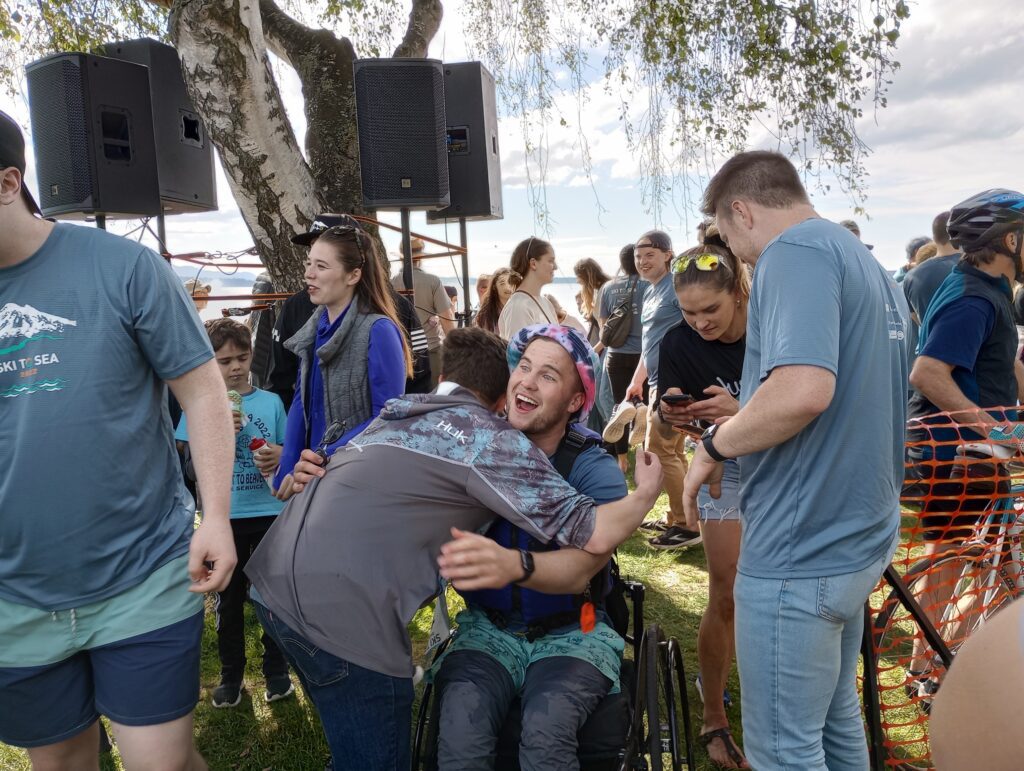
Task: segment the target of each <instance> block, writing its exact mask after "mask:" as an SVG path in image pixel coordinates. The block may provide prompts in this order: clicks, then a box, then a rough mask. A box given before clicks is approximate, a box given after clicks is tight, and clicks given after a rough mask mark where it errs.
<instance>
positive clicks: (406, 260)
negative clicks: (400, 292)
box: [401, 206, 413, 296]
mask: <svg viewBox="0 0 1024 771" xmlns="http://www.w3.org/2000/svg"><path fill="white" fill-rule="evenodd" d="M401 211H402V280H403V281H404V282H405V291H406V292H408V293H409V295H410V296H411V295H412V290H413V286H412V239H411V237H410V236H409V207H408V206H403V207H402V210H401Z"/></svg>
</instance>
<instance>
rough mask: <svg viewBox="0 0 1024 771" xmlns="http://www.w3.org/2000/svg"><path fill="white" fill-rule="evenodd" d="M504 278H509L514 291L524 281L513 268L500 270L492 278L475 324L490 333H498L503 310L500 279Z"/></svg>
mask: <svg viewBox="0 0 1024 771" xmlns="http://www.w3.org/2000/svg"><path fill="white" fill-rule="evenodd" d="M502 276H508V283H509V284H510V285H511V287H512V288H513V289H515V288H516V287H517V286H519V282H520V281H522V280H523V277H522V276H520V275H519V274H518V273H516V272H515V271H514V270H512V268H499V269H498V270H496V271H495V272H494V275H492V276H491V285H490V287H488V289H487V294H486V295H484V299H483V302H481V303H480V310H479V311H477V314H476V320H475V321H474V322H473V323H474V324H476V325H477V326H478V327H480V328H481V329H486V330H487V331H488V332H494V333H497V331H498V317H499V316H501V309H502V304H501V293H500V292H499V291H498V279H499V278H501V277H502Z"/></svg>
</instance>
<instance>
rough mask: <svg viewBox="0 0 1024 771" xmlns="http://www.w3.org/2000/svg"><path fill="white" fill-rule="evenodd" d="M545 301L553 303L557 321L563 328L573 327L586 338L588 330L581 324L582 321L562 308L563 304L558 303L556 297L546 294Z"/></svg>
mask: <svg viewBox="0 0 1024 771" xmlns="http://www.w3.org/2000/svg"><path fill="white" fill-rule="evenodd" d="M544 299H546V300H547V301H548V302H549V303H551V307H552V308H554V309H555V318H556V319H557V321H558V323H559V324H562V325H563V326H567V327H572V328H573V329H575V330H576V331H577V332H579V333H580V334H582V335H583V336H584V337H585V336H586V334H587V330H586V329H584V328H583V324H581V323H580V320H579V319H578V318H576V317H575V316H573V315H572V314H571V313H569V311H567V310H566V309H565V308H563V307H562V304H561V303H560V302H558V298H557V297H555V296H554V295H553V294H546V295H544Z"/></svg>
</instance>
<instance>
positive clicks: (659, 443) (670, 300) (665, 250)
mask: <svg viewBox="0 0 1024 771" xmlns="http://www.w3.org/2000/svg"><path fill="white" fill-rule="evenodd" d="M634 255H635V259H636V269H637V272H638V273H639V274H640V276H641V277H642V278H644V279H645V280H646V281H647V282H649V284H650V286H649V287H647V291H646V292H645V293H644V301H643V315H642V334H641V349H642V350H641V354H640V361H639V363H638V364H637V367H636V371H635V372H634V373H633V378H632V379H631V380H630V383H629V388H627V389H626V399H631V398H640V396H642V394H643V391H644V380H645V379H646V381H647V383H648V385H649V387H650V392H649V393H650V395H649V401H648V409H647V410H646V414H647V416H648V417H647V438H646V444H645V446H646V449H648V450H650V451H651V452H653V453H654V454H655V455H657V456H658V459H659V460H660V461H661V468H662V470H663V472H664V475H665V492H666V493H667V494H668V506H669V510H668V516H667V518H666V519H665V520H662V521H658V522H653V523H650V524H647V525H645V526H644V528H645V529H648V530H652V531H654V532H655V533H657V535H655V536H654V537H653V538H651V540H650V541H649V542H648V543H650V545H651V546H653V547H654V548H656V549H679V548H682V547H684V546H693V545H695V544H698V543H700V539H701V536H700V533H699V532H697V531H696V530H694V529H693V528H690V527H687V526H686V515H685V513H684V512H683V477H685V476H686V468H687V461H686V454H685V450H686V447H685V445H684V442H683V435H682V434H680V433H678V432H677V431H674V430H673V429H672V426H670V425H668V424H667V423H665V422H664V421H662V420H661V418H660V416H659V414H658V355H659V352H660V350H661V341H662V339H663V338H664V337H665V333H666V332H668V331H669V330H670V329H672V327H675V326H678V325H679V324H680V323H682V321H681V320H682V314H681V312H680V310H679V300H678V299H677V298H676V292H675V289H674V288H673V285H672V274H671V273H670V272H669V265H670V264H671V262H672V257H673V252H672V239H671V238H669V235H668V233H665V232H663V231H661V230H650V231H648V232H646V233H644V234H643V235H642V236H640V238H639V239H638V240H637V242H636V246H635V249H634ZM635 419H636V420H638V421H639V420H640V419H641V414H640V410H639V408H638V410H637V416H636V418H635Z"/></svg>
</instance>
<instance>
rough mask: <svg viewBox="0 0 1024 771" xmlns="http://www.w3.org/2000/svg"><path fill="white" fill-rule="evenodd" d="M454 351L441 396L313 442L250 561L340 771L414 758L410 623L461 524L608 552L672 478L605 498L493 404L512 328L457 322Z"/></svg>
mask: <svg viewBox="0 0 1024 771" xmlns="http://www.w3.org/2000/svg"><path fill="white" fill-rule="evenodd" d="M442 356H443V367H442V376H443V378H444V379H445V380H446V382H445V383H442V384H441V385H440V386H438V388H437V391H436V393H434V394H427V395H413V396H406V397H404V398H401V399H393V400H391V401H389V402H388V404H387V406H386V407H385V408H384V410H383V411H382V412H381V415H380V416H379V417H378V418H377V419H375V420H374V421H373V422H372V423H371V424H370V425H369V427H368V428H367V429H366V430H365V431H364V432H363V433H362V434H360V435H359V436H358V437H356V438H355V439H353V440H352V441H351V442H350V444H349V445H347V446H346V448H343V449H341V450H339V451H337V452H336V453H335V454H334V455H332V456H331V458H330V461H329V463H327V464H325V465H324V466H322V465H321V464H322V463H323V461H322V460H321V459H320V458H318V457H317V456H316V455H315V454H314V453H312V452H310V451H304V453H303V456H302V457H303V460H302V461H300V463H299V464H298V465H297V466H296V468H295V479H296V481H297V483H298V485H300V486H302V487H304V488H305V487H308V489H303V490H302V492H301V494H300V495H297V496H295V497H294V498H293V499H292V500H291V501H290V502H289V503H288V505H287V506H286V507H285V509H284V511H283V512H282V513H281V514H280V516H279V518H278V520H277V522H276V523H275V524H274V526H273V527H272V528H271V530H270V531H269V532H268V533H267V535H266V536H265V538H264V540H263V542H262V543H261V544H260V547H259V549H257V551H256V552H255V553H254V554H253V556H252V557H251V559H250V560H249V564H248V566H247V568H246V574H247V575H248V576H249V578H250V579H251V581H252V586H253V590H252V598H253V600H254V601H255V603H256V611H257V616H258V617H259V619H260V622H261V623H262V624H263V625H264V627H265V629H266V630H267V633H268V634H269V635H270V636H271V637H272V638H274V640H275V642H277V643H278V645H279V646H280V647H281V649H282V651H284V653H285V656H286V657H287V658H288V660H289V663H291V665H292V667H293V668H294V669H295V671H296V673H297V674H298V676H299V679H300V681H301V682H302V685H303V687H304V689H305V690H306V692H307V694H308V695H309V697H310V700H311V701H312V702H313V704H314V706H316V708H317V712H318V714H319V716H320V720H321V723H322V725H323V728H324V733H325V735H326V738H327V742H328V744H329V746H330V748H331V755H332V759H333V762H334V768H336V769H338V770H339V771H341V769H352V770H353V771H378V769H380V771H383V770H384V769H394V768H403V767H408V766H409V754H410V752H409V733H410V725H411V722H412V701H413V685H412V675H413V666H412V656H411V647H412V646H411V642H410V639H409V634H408V630H407V626H408V624H409V622H410V621H411V620H412V617H413V615H414V614H415V613H416V611H417V610H418V609H419V608H420V607H421V606H422V605H424V604H425V603H426V602H428V601H429V600H430V599H431V598H432V597H433V596H434V595H435V594H436V593H437V590H438V579H437V568H436V559H437V555H438V553H439V551H440V548H441V546H442V544H443V543H444V542H445V540H446V539H447V538H448V537H449V532H450V529H451V528H452V527H459V528H463V529H466V530H476V529H480V528H483V527H485V526H487V524H488V523H489V522H490V521H491V520H493V519H494V517H495V516H496V515H497V516H500V517H504V518H508V519H509V520H512V521H514V522H515V523H516V525H517V526H518V527H520V528H522V529H523V530H526V531H529V532H531V534H532V535H533V537H535V538H537V539H538V540H541V541H545V542H546V541H549V540H554V541H556V542H558V543H560V544H563V545H567V546H575V547H578V548H580V550H581V553H583V554H586V551H582V550H590V551H592V552H595V553H597V554H604V553H607V551H609V550H611V549H614V548H615V546H616V545H617V544H618V543H620V542H621V541H623V540H625V538H627V537H628V535H629V533H630V532H631V531H632V530H633V529H634V528H635V527H636V526H637V525H638V524H639V523H640V522H641V521H642V519H643V517H644V515H645V514H646V512H647V511H648V510H649V509H650V507H651V506H652V505H653V503H654V500H655V499H656V498H657V495H658V491H659V489H660V483H661V475H660V468H659V466H658V465H657V462H656V461H652V462H651V463H650V465H648V466H644V467H643V468H641V471H640V472H639V473H638V475H637V492H636V493H634V495H631V496H629V497H628V498H627V499H625V500H622V501H619V502H616V503H614V504H611V505H608V506H597V505H595V503H594V501H593V500H592V499H591V498H589V497H587V496H585V495H581V494H579V493H577V492H576V491H575V490H573V489H572V488H571V487H570V486H569V485H567V484H566V483H565V481H564V480H563V479H562V478H561V477H560V476H559V474H558V473H557V472H556V471H555V470H554V469H553V468H552V467H551V465H550V463H549V462H548V460H547V458H546V457H545V454H544V453H543V452H542V451H540V450H539V449H538V448H537V447H535V446H534V445H533V444H531V443H530V442H529V441H528V440H527V439H526V437H524V436H523V435H522V434H521V433H520V432H518V431H516V430H515V429H514V428H512V427H510V426H509V425H508V424H507V423H506V422H505V421H504V420H502V419H500V418H499V417H498V416H497V415H496V414H495V412H497V411H500V410H501V409H502V407H503V406H504V402H505V394H506V385H507V383H508V367H507V364H506V352H505V346H504V343H503V342H502V341H501V340H500V338H498V337H497V336H495V335H492V334H491V333H489V332H485V331H483V330H481V329H475V328H474V329H459V330H453V331H452V332H451V333H450V335H449V336H448V339H447V340H446V342H445V348H444V350H443V353H442ZM592 379H593V375H591V380H592ZM591 400H592V397H591ZM616 469H617V466H616ZM623 492H624V490H623ZM545 570H546V568H545ZM595 570H596V568H595ZM539 572H540V571H539Z"/></svg>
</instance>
